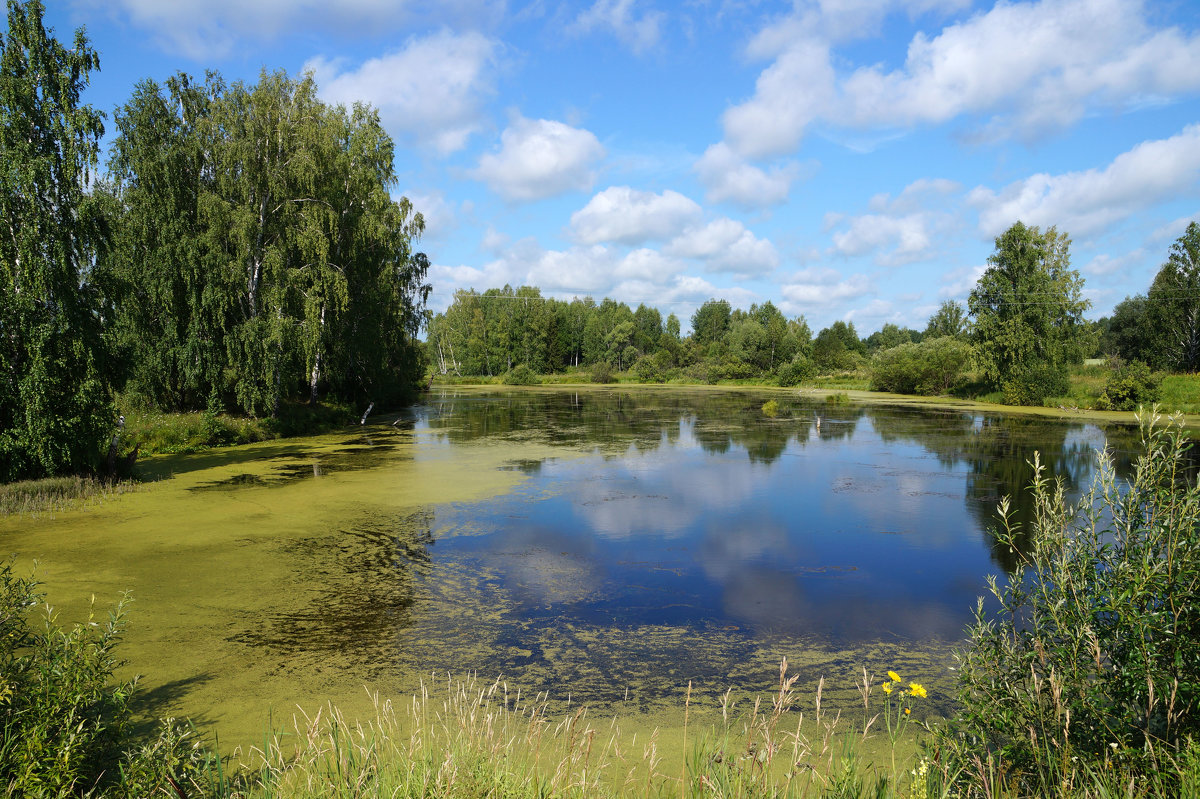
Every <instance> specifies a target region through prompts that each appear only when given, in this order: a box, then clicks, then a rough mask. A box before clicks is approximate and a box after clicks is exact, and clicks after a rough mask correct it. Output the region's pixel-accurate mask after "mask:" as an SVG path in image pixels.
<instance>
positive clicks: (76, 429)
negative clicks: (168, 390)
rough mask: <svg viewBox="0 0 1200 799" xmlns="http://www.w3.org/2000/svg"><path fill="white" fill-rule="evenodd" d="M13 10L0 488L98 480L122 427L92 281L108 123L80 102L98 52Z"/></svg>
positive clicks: (2, 115)
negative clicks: (98, 173) (12, 483)
mask: <svg viewBox="0 0 1200 799" xmlns="http://www.w3.org/2000/svg"><path fill="white" fill-rule="evenodd" d="M42 16H43V6H42V4H41V3H40V2H39V1H38V0H32V1H31V2H28V3H24V4H22V3H19V2H17V1H16V0H9V3H8V31H7V34H6V35H4V36H3V37H0V47H2V52H0V176H2V177H0V219H3V220H4V221H5V225H4V230H5V232H4V234H3V235H0V481H9V480H15V479H20V478H31V477H45V476H50V475H54V474H62V473H66V472H76V473H78V472H84V471H91V470H94V469H95V468H96V467H97V466H98V465H99V463H100V459H101V458H102V456H103V453H104V451H105V444H106V439H107V437H108V434H109V432H110V431H111V430H112V427H113V423H114V422H115V414H114V412H113V408H112V402H111V399H110V396H109V389H108V376H109V375H108V363H107V358H106V353H105V348H104V346H103V343H102V340H101V329H100V318H101V317H100V302H99V296H98V293H97V291H96V286H95V284H94V282H93V281H92V279H91V275H90V272H89V269H90V264H91V263H92V260H93V259H94V258H95V257H96V255H97V253H98V252H99V251H100V249H101V246H102V243H103V239H104V231H103V224H102V220H101V218H100V214H99V210H98V206H97V204H96V203H95V202H93V201H92V200H91V199H90V198H89V197H88V196H87V195H86V194H85V187H86V186H87V184H88V183H89V181H90V180H92V178H93V177H94V170H95V168H96V164H97V155H98V152H99V141H100V137H101V136H103V135H104V126H103V124H102V123H101V121H100V114H99V112H97V111H96V110H94V109H93V108H91V107H90V106H87V105H81V104H80V102H79V99H80V94H81V93H82V92H83V90H84V88H85V87H86V86H87V84H88V76H89V74H90V73H91V71H92V70H95V69H99V65H100V60H99V57H98V56H97V54H96V51H94V50H92V49H91V47H90V46H89V45H88V41H87V37H86V36H84V33H83V30H82V29H81V30H78V31H76V33H75V41H74V47H72V48H67V47H65V46H63V45H62V44H60V43H59V42H58V41H57V40H55V39H54V38H53V37H52V36H51V33H50V32H47V31H46V30H45V28H44V27H43V24H42Z"/></svg>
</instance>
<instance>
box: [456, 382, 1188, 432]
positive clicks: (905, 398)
mask: <svg viewBox="0 0 1200 799" xmlns="http://www.w3.org/2000/svg"><path fill="white" fill-rule="evenodd" d="M433 388H434V389H438V388H443V389H471V390H479V389H482V390H487V391H554V390H557V389H588V390H594V391H626V390H654V391H671V390H674V389H684V390H687V391H697V390H700V391H743V392H765V393H772V394H778V395H790V396H811V397H815V398H826V397H830V396H835V395H838V394H844V395H845V396H847V397H848V398H849V399H850V400H851V401H853V402H866V403H871V404H876V405H900V406H908V407H914V408H933V409H943V410H958V411H978V412H982V413H1006V414H1023V415H1027V416H1040V417H1043V418H1050V419H1061V420H1063V421H1083V422H1094V423H1097V424H1124V425H1129V426H1137V423H1138V421H1137V412H1136V411H1097V410H1092V409H1090V408H1078V409H1072V408H1066V409H1062V408H1050V407H1044V406H1036V405H1000V404H998V403H992V402H982V401H980V400H971V399H959V398H957V397H945V396H943V397H925V396H916V395H912V394H892V393H888V392H885V391H870V390H867V389H848V388H836V387H831V388H822V387H816V386H813V387H807V386H791V387H783V386H772V385H765V384H763V385H757V384H746V383H715V384H712V383H608V384H601V383H557V382H556V383H545V384H542V385H536V386H509V385H504V384H501V383H434V384H433ZM1160 413H1161V414H1162V415H1163V416H1167V415H1170V413H1171V412H1170V411H1166V410H1160ZM1181 416H1182V418H1183V425H1184V429H1185V430H1186V431H1187V433H1188V434H1189V435H1190V436H1193V437H1195V436H1196V435H1197V434H1200V414H1195V413H1190V414H1181Z"/></svg>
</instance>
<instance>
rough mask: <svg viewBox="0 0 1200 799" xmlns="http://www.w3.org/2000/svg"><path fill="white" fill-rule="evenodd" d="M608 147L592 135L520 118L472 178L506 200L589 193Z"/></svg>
mask: <svg viewBox="0 0 1200 799" xmlns="http://www.w3.org/2000/svg"><path fill="white" fill-rule="evenodd" d="M603 157H604V147H603V146H601V144H600V141H599V140H598V139H597V138H596V137H595V136H594V135H593V134H592V133H591V132H590V131H587V130H584V129H582V128H573V127H571V126H570V125H566V124H564V123H562V122H555V121H553V120H549V119H525V118H523V117H519V118H517V119H515V120H514V121H513V122H512V124H510V125H509V126H508V127H507V128H506V129H505V130H504V132H503V133H502V134H500V149H499V150H498V151H497V152H494V153H486V154H484V155H483V156H482V157H481V158H480V159H479V168H478V169H476V170H475V171H474V172H473V173H472V174H473V176H474V177H476V178H478V179H480V180H482V181H483V182H485V183H487V185H488V187H489V188H490V189H491V190H492V191H494V192H496V193H497V194H499V195H500V196H502V197H504V198H505V199H508V200H540V199H544V198H546V197H553V196H555V195H557V194H562V193H564V192H568V191H586V190H587V189H589V188H591V185H592V182H593V181H594V180H595V173H594V171H593V169H592V167H593V166H594V164H595V163H596V162H597V161H598V160H600V159H601V158H603Z"/></svg>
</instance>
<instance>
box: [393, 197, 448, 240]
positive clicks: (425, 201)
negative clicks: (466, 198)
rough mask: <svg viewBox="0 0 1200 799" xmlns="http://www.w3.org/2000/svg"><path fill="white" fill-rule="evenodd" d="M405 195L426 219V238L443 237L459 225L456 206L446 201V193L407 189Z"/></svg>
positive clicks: (414, 208)
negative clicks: (455, 210)
mask: <svg viewBox="0 0 1200 799" xmlns="http://www.w3.org/2000/svg"><path fill="white" fill-rule="evenodd" d="M403 196H405V197H407V198H408V201H409V202H411V203H412V207H413V210H414V211H416V212H417V213H419V214H420V215H421V216H422V217H423V218H424V219H425V232H424V233H423V234H422V237H423V238H424V239H434V240H438V239H443V238H445V236H446V234H448V233H450V232H451V231H453V230H454V229H455V228H456V227H458V220H457V219H456V218H455V212H454V208H453V207H452V206H451V205H450V203H448V202H446V197H445V195H444V194H442V193H441V192H440V191H431V192H417V191H407V192H403Z"/></svg>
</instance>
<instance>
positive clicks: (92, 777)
mask: <svg viewBox="0 0 1200 799" xmlns="http://www.w3.org/2000/svg"><path fill="white" fill-rule="evenodd" d="M42 599H43V598H42V596H41V595H40V594H38V593H37V584H36V583H35V582H34V581H32V580H26V579H23V578H20V577H17V576H16V575H14V574H13V571H12V565H11V564H10V563H4V564H3V565H0V790H3V792H4V795H6V796H78V795H81V794H91V793H93V792H95V793H100V794H103V795H106V796H131V797H132V796H150V795H152V794H153V795H177V794H175V793H173V792H172V788H171V785H170V780H174V781H176V782H177V783H189V784H190V785H192V786H195V785H196V784H197V781H198V780H199V778H200V775H201V772H203V771H205V770H206V768H207V766H208V765H209V764H210V762H211V761H210V758H209V755H208V754H207V753H205V751H204V750H203V749H202V748H200V747H199V746H198V745H197V742H196V741H195V740H194V734H193V733H192V732H191V731H190V729H188V728H186V727H185V726H184V725H180V724H178V723H176V722H166V723H164V724H163V725H162V726H161V728H160V732H159V735H158V738H157V740H154V741H152V742H151V743H149V744H143V745H137V744H135V743H134V742H133V740H132V736H131V731H130V722H131V715H130V709H129V700H130V698H131V696H132V694H133V689H134V682H133V681H128V682H121V681H115V680H113V671H114V670H115V669H116V668H117V667H118V666H119V665H120V661H118V660H117V658H116V653H115V648H116V645H117V642H118V640H119V639H120V636H121V632H122V630H123V627H124V610H123V608H124V602H122V603H120V604H118V605H117V607H116V608H115V609H114V610H113V611H112V613H111V614H109V616H108V619H107V620H105V621H96V620H94V619H93V618H89V619H88V621H87V623H85V624H76V625H74V626H72V627H61V626H59V624H58V622H57V620H56V619H55V617H54V616H53V615H51V614H50V611H49V609H48V608H45V612H44V614H35V613H34V612H33V609H34V608H35V607H37V606H39V605H40V604H41V602H42ZM43 607H44V606H43ZM35 615H40V619H35V618H34V616H35Z"/></svg>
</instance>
